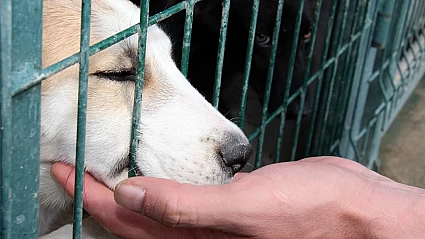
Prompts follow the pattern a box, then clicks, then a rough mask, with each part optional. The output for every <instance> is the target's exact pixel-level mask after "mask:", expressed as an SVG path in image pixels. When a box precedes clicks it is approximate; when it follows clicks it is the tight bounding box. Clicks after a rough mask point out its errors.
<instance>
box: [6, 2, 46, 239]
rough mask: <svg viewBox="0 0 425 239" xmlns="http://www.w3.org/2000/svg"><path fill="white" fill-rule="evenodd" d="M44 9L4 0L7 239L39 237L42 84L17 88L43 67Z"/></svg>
mask: <svg viewBox="0 0 425 239" xmlns="http://www.w3.org/2000/svg"><path fill="white" fill-rule="evenodd" d="M41 9H42V1H41V0H38V1H37V0H35V1H29V2H28V1H27V2H25V1H13V0H12V1H8V0H1V1H0V24H1V25H0V40H1V42H0V44H1V45H0V59H1V61H0V74H1V79H0V82H1V83H0V86H1V102H0V108H1V126H0V128H1V129H0V132H1V140H2V146H1V150H2V153H1V154H2V155H1V158H0V161H1V164H2V165H1V169H0V171H1V179H0V181H1V194H0V198H1V199H0V201H1V219H0V220H1V228H2V231H1V232H0V237H1V238H8V239H9V238H27V237H32V238H35V237H37V236H38V211H39V207H38V201H39V196H38V195H39V194H38V190H39V181H38V179H39V168H40V164H39V162H40V161H39V159H40V142H39V140H40V101H41V100H40V98H41V92H40V89H41V88H40V85H35V86H34V87H33V88H32V89H31V90H29V91H27V92H24V93H22V94H19V95H13V93H12V91H11V89H12V87H13V83H14V82H15V81H18V82H21V83H26V82H29V81H31V80H33V78H34V72H35V71H36V69H40V68H41V39H42V38H41V21H42V12H41ZM23 175H25V176H24V177H23Z"/></svg>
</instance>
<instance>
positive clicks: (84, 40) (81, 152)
mask: <svg viewBox="0 0 425 239" xmlns="http://www.w3.org/2000/svg"><path fill="white" fill-rule="evenodd" d="M90 15H91V0H83V1H82V8H81V36H80V38H81V39H80V80H79V85H78V116H77V119H78V121H77V149H76V160H75V188H74V227H73V238H74V239H79V238H81V228H82V219H83V190H84V156H85V146H86V119H87V117H86V116H87V91H88V89H87V88H88V71H89V53H90V51H89V50H90V49H89V48H90Z"/></svg>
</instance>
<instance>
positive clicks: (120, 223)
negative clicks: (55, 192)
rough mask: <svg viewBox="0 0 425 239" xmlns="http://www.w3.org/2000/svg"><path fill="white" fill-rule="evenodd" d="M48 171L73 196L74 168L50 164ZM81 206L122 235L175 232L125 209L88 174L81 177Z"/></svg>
mask: <svg viewBox="0 0 425 239" xmlns="http://www.w3.org/2000/svg"><path fill="white" fill-rule="evenodd" d="M51 171H52V173H53V176H55V178H56V179H57V181H58V182H59V183H60V184H61V185H62V186H63V187H64V188H65V191H66V192H67V193H68V194H69V195H70V196H71V197H73V196H74V185H75V173H74V168H73V167H71V166H69V165H66V164H62V163H55V164H53V166H52V168H51ZM83 198H84V199H83V203H84V208H85V209H86V210H87V211H88V212H89V213H90V215H91V216H93V217H94V218H95V219H96V220H97V221H98V222H99V223H100V224H101V225H103V226H104V227H105V228H107V229H108V230H109V231H110V232H111V233H113V234H115V235H119V236H121V237H125V238H167V236H168V238H170V237H169V236H172V235H175V231H173V230H171V229H169V228H166V227H164V226H162V225H160V224H159V223H156V222H154V221H152V220H150V219H149V218H146V217H143V216H141V215H140V214H138V213H135V212H133V211H130V210H128V209H125V208H123V207H121V206H119V205H118V204H116V202H115V201H114V196H113V192H112V191H111V190H110V189H109V188H107V187H105V186H104V185H103V184H101V183H99V182H98V181H96V179H94V178H93V177H92V176H91V175H89V174H85V177H84V197H83Z"/></svg>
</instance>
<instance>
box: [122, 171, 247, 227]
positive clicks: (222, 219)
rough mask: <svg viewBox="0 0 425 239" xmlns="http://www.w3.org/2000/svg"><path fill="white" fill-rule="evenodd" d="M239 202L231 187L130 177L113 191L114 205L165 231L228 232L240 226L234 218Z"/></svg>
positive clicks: (227, 185)
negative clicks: (153, 222)
mask: <svg viewBox="0 0 425 239" xmlns="http://www.w3.org/2000/svg"><path fill="white" fill-rule="evenodd" d="M242 199H243V198H241V196H239V195H238V193H237V189H235V188H234V186H233V185H232V184H225V185H219V186H196V185H191V184H180V183H178V182H176V181H172V180H167V179H159V178H149V177H134V178H129V179H126V180H124V181H123V182H121V183H120V184H119V185H117V187H116V188H115V201H116V202H117V203H118V204H120V205H121V206H123V207H126V208H128V209H130V210H133V211H136V212H139V213H141V214H142V215H144V216H147V217H149V218H151V219H153V220H155V221H157V222H159V223H161V224H163V225H166V226H169V227H197V228H212V229H221V230H230V231H231V230H232V229H233V227H234V225H235V224H236V225H237V224H238V223H239V222H240V220H238V219H237V218H235V216H237V213H238V212H240V211H238V207H239V205H240V204H241V202H242ZM232 211H233V212H234V213H232ZM235 213H236V214H235ZM232 225H233V227H230V226H232Z"/></svg>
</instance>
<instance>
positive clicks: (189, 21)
mask: <svg viewBox="0 0 425 239" xmlns="http://www.w3.org/2000/svg"><path fill="white" fill-rule="evenodd" d="M185 3H186V19H185V23H184V36H183V52H182V60H181V72H182V74H183V75H184V76H187V72H188V70H189V56H190V41H191V38H192V25H193V9H194V4H195V3H194V1H193V0H190V1H186V2H185Z"/></svg>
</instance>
